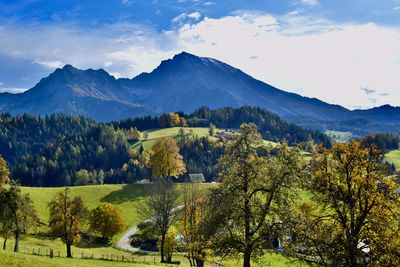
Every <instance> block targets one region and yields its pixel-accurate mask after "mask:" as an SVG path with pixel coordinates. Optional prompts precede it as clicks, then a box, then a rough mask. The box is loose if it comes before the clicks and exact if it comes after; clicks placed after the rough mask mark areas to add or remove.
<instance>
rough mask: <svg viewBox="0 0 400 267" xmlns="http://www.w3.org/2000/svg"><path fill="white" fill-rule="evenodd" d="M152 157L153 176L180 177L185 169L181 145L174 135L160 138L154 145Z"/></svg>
mask: <svg viewBox="0 0 400 267" xmlns="http://www.w3.org/2000/svg"><path fill="white" fill-rule="evenodd" d="M152 151H153V155H152V156H151V159H150V165H151V167H152V171H153V176H154V177H160V178H167V177H176V178H177V177H179V176H180V175H182V174H183V173H184V172H185V171H186V168H185V163H184V162H183V158H182V156H181V155H180V154H179V147H178V145H177V144H176V141H175V140H174V139H173V138H172V137H169V136H168V137H163V138H160V139H158V140H157V141H156V142H155V143H154V145H153V147H152Z"/></svg>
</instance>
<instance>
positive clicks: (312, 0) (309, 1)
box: [301, 0, 319, 6]
mask: <svg viewBox="0 0 400 267" xmlns="http://www.w3.org/2000/svg"><path fill="white" fill-rule="evenodd" d="M301 2H302V3H303V4H304V5H307V6H315V5H318V4H319V1H318V0H301Z"/></svg>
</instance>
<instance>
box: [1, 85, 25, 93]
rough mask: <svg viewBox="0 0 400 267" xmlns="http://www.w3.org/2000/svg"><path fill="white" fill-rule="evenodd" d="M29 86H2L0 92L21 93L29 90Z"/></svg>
mask: <svg viewBox="0 0 400 267" xmlns="http://www.w3.org/2000/svg"><path fill="white" fill-rule="evenodd" d="M27 89H28V88H15V87H11V88H2V87H0V93H5V92H8V93H12V94H19V93H23V92H25V91H26V90H27Z"/></svg>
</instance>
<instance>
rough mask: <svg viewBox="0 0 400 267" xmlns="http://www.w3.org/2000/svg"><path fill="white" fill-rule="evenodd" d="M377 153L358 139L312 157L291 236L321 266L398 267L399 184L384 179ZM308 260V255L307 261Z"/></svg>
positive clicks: (377, 151) (381, 156) (381, 162)
mask: <svg viewBox="0 0 400 267" xmlns="http://www.w3.org/2000/svg"><path fill="white" fill-rule="evenodd" d="M383 157H384V154H383V152H381V151H379V150H377V149H376V148H375V147H364V146H363V145H362V144H361V143H360V142H358V141H351V142H350V143H348V144H336V145H334V146H333V148H332V149H325V150H323V151H320V153H316V154H315V155H314V157H313V160H312V162H311V173H312V179H311V181H310V184H309V188H308V189H309V190H310V191H311V192H312V194H313V195H314V197H313V198H312V200H311V201H309V202H306V203H304V204H303V205H301V207H300V210H301V212H300V214H299V216H297V222H298V224H297V227H296V228H295V231H294V232H295V234H294V241H295V242H294V244H295V245H294V248H295V251H296V253H295V255H300V254H299V253H297V252H298V251H299V250H298V249H299V248H302V251H303V252H304V253H303V254H304V255H306V254H307V255H308V256H313V257H311V258H314V259H317V261H318V263H319V264H322V265H325V266H399V265H400V253H399V249H398V248H399V245H400V235H399V223H398V218H399V215H400V213H399V207H400V197H399V193H398V192H399V191H398V190H399V185H398V184H397V183H396V181H395V179H394V177H387V176H386V172H385V166H384V164H383ZM307 259H310V257H307Z"/></svg>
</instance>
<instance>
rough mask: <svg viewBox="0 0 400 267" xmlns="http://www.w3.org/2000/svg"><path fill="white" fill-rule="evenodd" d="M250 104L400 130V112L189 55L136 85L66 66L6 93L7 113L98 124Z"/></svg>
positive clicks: (315, 120)
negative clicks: (275, 82) (314, 94)
mask: <svg viewBox="0 0 400 267" xmlns="http://www.w3.org/2000/svg"><path fill="white" fill-rule="evenodd" d="M245 105H249V106H259V107H261V108H266V109H268V110H270V111H272V112H275V113H277V114H278V115H280V116H281V117H283V118H285V119H287V120H290V121H293V122H296V123H299V124H303V125H304V126H307V127H311V128H321V127H325V128H326V127H327V125H328V126H329V125H330V124H331V125H336V126H335V127H336V128H337V127H341V126H343V125H350V126H351V125H352V124H353V123H351V121H354V120H356V121H358V122H361V123H362V124H364V125H367V126H368V127H378V128H379V129H382V130H384V131H386V130H388V131H397V129H398V126H399V125H400V107H392V106H389V105H385V106H381V107H376V108H372V109H368V110H354V111H352V110H349V109H346V108H344V107H342V106H340V105H332V104H329V103H326V102H323V101H321V100H319V99H316V98H308V97H303V96H301V95H298V94H294V93H289V92H286V91H283V90H280V89H278V88H275V87H273V86H271V85H269V84H267V83H264V82H262V81H259V80H257V79H254V78H253V77H251V76H249V75H247V74H246V73H244V72H243V71H241V70H239V69H237V68H234V67H232V66H230V65H228V64H225V63H223V62H221V61H218V60H216V59H212V58H206V57H198V56H195V55H192V54H189V53H186V52H182V53H180V54H178V55H175V56H174V57H173V58H172V59H168V60H165V61H162V62H161V64H160V65H159V66H158V67H157V68H156V69H154V70H153V71H152V72H150V73H142V74H140V75H138V76H136V77H134V78H132V79H127V78H121V79H116V78H114V76H111V75H110V74H108V73H107V72H106V71H104V70H103V69H99V70H92V69H88V70H80V69H77V68H74V67H73V66H71V65H65V66H64V67H63V68H61V69H56V70H55V71H54V72H53V73H52V74H50V75H49V76H48V77H46V78H43V79H41V80H40V82H39V83H38V84H36V85H35V86H34V87H33V88H31V89H29V90H27V91H26V92H24V93H19V94H10V93H2V94H0V112H10V113H12V114H22V113H25V112H27V113H34V114H38V115H45V114H50V113H67V114H75V115H84V116H87V117H90V118H93V119H95V120H97V121H111V120H120V119H124V118H128V117H132V116H141V115H149V114H150V115H155V114H160V113H164V112H176V111H182V112H187V113H188V112H192V111H194V110H195V109H197V108H199V107H201V106H207V107H209V108H211V109H214V108H221V107H227V106H229V107H240V106H245ZM346 122H349V123H346ZM340 125H341V126H340ZM346 127H347V126H345V127H344V128H346ZM328 128H329V127H328ZM331 128H332V127H331ZM350 128H351V127H350Z"/></svg>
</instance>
